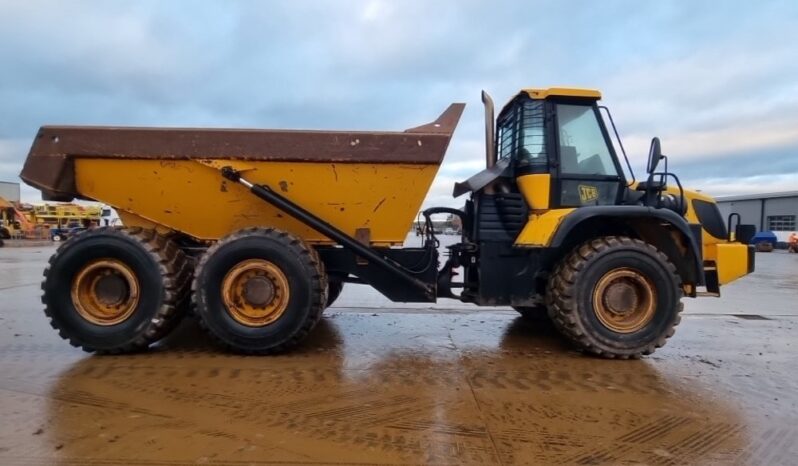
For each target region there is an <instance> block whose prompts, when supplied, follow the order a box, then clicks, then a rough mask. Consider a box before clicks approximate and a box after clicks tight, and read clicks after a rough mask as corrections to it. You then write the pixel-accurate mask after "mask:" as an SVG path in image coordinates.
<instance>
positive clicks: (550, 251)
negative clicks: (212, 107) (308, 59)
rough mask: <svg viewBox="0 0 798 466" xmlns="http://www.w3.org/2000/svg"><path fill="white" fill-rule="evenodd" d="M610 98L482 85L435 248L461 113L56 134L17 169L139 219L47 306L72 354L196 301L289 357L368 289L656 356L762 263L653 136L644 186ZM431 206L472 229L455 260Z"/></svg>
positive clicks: (99, 236)
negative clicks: (478, 145)
mask: <svg viewBox="0 0 798 466" xmlns="http://www.w3.org/2000/svg"><path fill="white" fill-rule="evenodd" d="M600 97H601V95H600V93H599V92H598V91H595V90H586V89H571V88H549V89H525V90H522V91H521V92H519V93H518V94H517V95H516V96H515V97H514V98H513V99H512V100H511V101H510V102H509V103H508V104H507V105H506V106H505V107H504V108H503V109H502V110H501V112H500V113H499V116H498V119H494V116H493V115H494V111H493V103H492V100H491V99H490V97H489V96H488V95H487V94H485V93H484V92H483V102H484V104H485V110H486V112H485V116H486V119H485V120H486V121H485V136H486V168H485V170H483V171H481V172H480V173H477V174H475V175H474V176H473V177H471V178H470V179H468V180H466V181H464V182H462V183H457V184H456V185H455V187H454V195H455V196H456V197H457V196H462V195H465V194H468V195H469V197H468V199H467V200H466V201H465V206H464V208H463V209H452V208H432V209H427V210H426V211H424V212H423V215H424V218H425V219H426V220H425V221H426V223H427V225H428V227H427V228H425V229H424V233H423V234H424V243H423V246H421V247H403V242H404V240H405V237H406V234H407V231H408V227H409V225H411V223H412V222H413V218H414V216H415V215H416V214H417V211H418V209H419V207H420V205H421V203H422V201H423V199H424V197H425V195H426V192H427V190H428V189H429V187H430V185H431V183H432V181H433V179H434V177H435V174H436V172H437V170H438V167H439V166H440V164H441V162H442V160H443V156H444V153H445V151H446V149H447V146H448V144H449V141H450V139H451V137H452V134H453V132H454V129H455V127H456V125H457V123H458V121H459V119H460V116H461V113H462V111H463V108H464V104H452V105H451V106H450V107H449V108H448V109H447V110H446V111H445V112H443V114H441V116H440V117H439V118H438V119H437V120H435V121H434V122H432V123H429V124H425V125H422V126H418V127H415V128H411V129H408V130H405V131H402V132H329V131H276V130H238V129H227V130H222V129H165V128H118V127H113V128H111V127H65V126H45V127H42V128H41V129H40V130H39V132H38V135H37V136H36V139H35V141H34V143H33V146H32V148H31V151H30V154H29V156H28V159H27V161H26V163H25V167H24V169H23V171H22V174H21V175H20V176H21V178H22V179H23V180H24V181H25V182H27V183H28V184H30V185H32V186H34V187H36V188H38V189H40V190H41V191H42V193H43V196H44V197H45V198H46V199H52V200H59V201H68V200H72V199H74V198H78V199H91V200H97V201H101V202H103V203H105V204H108V205H110V206H112V207H113V208H114V209H116V211H117V212H118V214H119V216H120V217H121V219H122V221H123V223H124V225H125V227H124V228H121V229H120V228H98V229H92V230H89V231H86V232H84V233H81V234H79V235H77V236H75V237H73V238H70V239H69V240H68V241H67V242H65V243H64V244H62V245H61V246H60V247H59V248H58V250H57V251H56V252H55V254H54V255H53V256H52V257H51V258H50V263H49V266H48V268H47V271H46V272H45V279H44V283H43V290H44V297H43V302H44V305H45V313H46V314H47V316H48V317H49V318H50V319H51V322H52V325H53V326H54V327H55V328H56V329H58V331H59V332H60V334H61V335H62V336H63V337H64V338H66V339H67V340H69V342H70V343H72V344H73V345H75V346H80V347H82V348H83V349H85V350H87V351H100V352H112V353H116V352H126V351H133V350H140V349H142V348H145V347H147V346H148V345H150V344H151V343H153V342H155V341H157V340H159V339H160V338H162V337H164V336H165V335H166V334H167V333H168V332H169V331H170V330H171V329H172V328H173V327H174V325H175V324H176V323H177V322H178V320H179V319H180V318H181V316H182V315H183V313H184V312H185V311H186V308H187V307H188V304H187V303H188V302H189V301H190V302H191V303H192V305H193V306H194V309H195V313H196V315H197V316H198V318H199V320H200V322H201V324H202V326H203V327H204V328H205V329H207V330H208V331H209V333H210V334H211V335H212V336H213V337H214V338H215V339H216V340H218V341H219V342H221V343H222V344H223V345H225V346H227V347H229V348H231V349H233V350H236V351H240V352H245V353H275V352H280V351H285V350H287V349H289V348H292V347H294V346H295V345H296V344H297V343H299V342H300V341H301V340H302V339H303V338H304V337H305V336H306V335H307V334H308V332H310V330H311V329H312V328H313V326H314V325H315V324H316V323H317V322H318V320H319V318H320V316H321V314H322V311H323V310H324V308H325V307H326V306H328V305H329V304H330V303H331V302H332V301H333V300H334V299H335V297H336V296H337V295H338V293H340V291H341V287H342V286H343V284H344V283H354V284H365V285H369V286H371V287H373V288H375V289H377V290H378V291H379V292H381V293H382V294H383V295H385V296H386V297H388V298H389V299H391V300H392V301H399V302H434V301H435V300H436V299H438V298H440V297H446V298H454V299H459V300H461V301H463V302H467V303H473V304H476V305H479V306H512V307H514V308H515V309H517V310H518V311H519V312H521V313H522V314H536V313H545V314H547V315H548V316H549V318H550V319H551V320H552V322H553V323H554V324H555V326H556V327H557V328H558V329H559V330H560V332H562V334H563V335H564V336H565V337H567V338H569V339H570V340H571V341H573V342H574V344H575V345H576V346H578V347H579V348H581V349H582V350H584V351H585V352H587V353H591V354H595V355H599V356H603V357H608V358H635V357H639V356H641V355H645V354H649V353H651V352H653V351H654V350H655V349H656V348H658V347H660V346H662V345H663V344H665V341H666V339H667V338H669V337H670V336H672V335H673V333H674V328H675V326H676V325H677V324H678V323H679V320H680V315H679V314H680V312H681V310H682V303H681V299H682V297H691V298H693V297H698V296H706V295H710V296H718V295H719V293H720V286H721V285H723V284H726V283H729V282H731V281H733V280H735V279H737V278H740V277H742V276H743V275H745V274H747V273H750V272H751V271H752V270H753V267H754V255H753V249H752V248H751V247H750V246H749V245H748V244H747V243H748V241H749V239H750V236H751V234H752V232H751V230H752V227H751V226H748V225H737V226H736V227H735V234H734V239H732V236H731V235H730V232H729V230H731V219H729V222H728V223H727V222H725V221H724V219H723V218H722V217H721V214H720V211H719V210H718V208H717V205H716V204H715V202H714V200H713V199H712V198H711V197H709V196H707V195H704V194H701V193H699V192H695V191H689V190H685V189H682V187H681V184H680V182H679V180H678V177H676V176H675V175H674V174H673V173H671V172H669V171H668V168H667V158H666V157H665V156H663V155H662V154H661V151H660V143H659V140H658V139H656V138H654V140H653V141H652V144H651V149H650V153H649V163H648V167H647V169H648V174H647V176H646V178H645V179H644V180H642V181H639V182H638V181H636V180H635V179H634V175H633V174H632V173H631V169H628V170H624V169H623V166H624V163H625V164H626V166H628V160H626V156H625V153H623V146H622V144H621V141H620V139H619V138H618V137H617V131H616V130H615V127H614V124H613V123H612V119H611V116H610V115H609V112H608V111H607V110H606V108H604V107H600V106H599V104H598V101H599V99H600ZM613 136H614V137H615V139H613ZM662 166H664V168H663V169H661V170H660V167H662ZM435 214H447V215H453V216H456V217H457V218H459V219H460V223H461V225H462V238H461V241H460V242H458V243H456V244H454V245H452V246H449V247H448V250H449V253H448V258H447V259H446V261H445V263H444V264H443V265H441V264H440V262H439V255H438V250H437V246H438V245H439V242H438V240H437V239H436V236H435V229H434V228H433V227H432V220H431V217H432V216H433V215H435ZM460 268H462V271H463V272H462V275H461V276H462V280H460V281H455V279H454V277H455V276H456V275H455V273H454V271H455V270H456V269H460Z"/></svg>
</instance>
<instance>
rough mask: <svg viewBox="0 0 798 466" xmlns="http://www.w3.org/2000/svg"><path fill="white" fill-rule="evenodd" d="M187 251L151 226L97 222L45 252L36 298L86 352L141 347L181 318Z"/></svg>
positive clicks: (54, 323)
mask: <svg viewBox="0 0 798 466" xmlns="http://www.w3.org/2000/svg"><path fill="white" fill-rule="evenodd" d="M185 263H186V258H185V255H184V254H183V251H181V250H180V249H179V248H177V247H176V246H175V245H174V244H173V243H172V242H170V241H169V240H167V239H166V238H164V237H163V236H160V235H158V234H157V233H155V232H154V231H153V230H142V229H140V228H133V229H117V228H112V227H103V228H97V229H94V230H89V231H86V232H84V233H81V234H79V235H76V236H74V237H73V238H71V239H70V240H69V241H66V242H64V243H63V244H62V245H61V246H60V247H59V248H58V250H57V251H56V252H55V254H53V256H52V257H51V258H50V263H49V266H48V267H47V268H46V269H45V271H44V277H45V278H44V281H43V282H42V290H43V291H44V294H43V296H42V302H43V303H44V305H45V307H44V312H45V314H46V315H47V316H48V317H49V318H50V324H51V325H52V326H53V328H55V329H56V330H58V332H59V334H60V335H61V337H62V338H64V339H66V340H68V341H69V343H70V344H72V345H73V346H77V347H80V348H82V349H83V350H85V351H88V352H101V353H124V352H131V351H139V350H142V349H144V348H146V347H147V346H149V344H150V343H153V342H154V341H156V340H158V339H159V338H161V337H163V336H164V335H165V334H166V332H167V331H168V330H169V329H171V328H172V327H173V326H174V325H175V324H176V320H177V319H179V314H178V312H177V308H178V305H179V303H180V299H181V297H185V295H186V288H187V286H186V285H187V281H186V280H183V275H184V274H185V273H186V272H185V270H186V265H185Z"/></svg>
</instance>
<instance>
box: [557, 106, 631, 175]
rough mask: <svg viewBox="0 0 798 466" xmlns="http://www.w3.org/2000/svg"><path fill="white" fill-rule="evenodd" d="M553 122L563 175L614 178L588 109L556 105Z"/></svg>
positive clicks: (601, 136) (601, 137)
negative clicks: (556, 126)
mask: <svg viewBox="0 0 798 466" xmlns="http://www.w3.org/2000/svg"><path fill="white" fill-rule="evenodd" d="M557 120H558V122H559V139H560V165H561V171H562V173H563V174H572V175H612V176H617V175H618V170H617V168H616V166H615V161H614V160H613V158H612V155H611V154H610V150H609V148H608V147H607V141H606V139H604V134H603V133H602V132H601V127H600V126H599V123H598V120H597V118H596V112H595V110H594V109H593V107H592V106H588V105H568V104H558V105H557Z"/></svg>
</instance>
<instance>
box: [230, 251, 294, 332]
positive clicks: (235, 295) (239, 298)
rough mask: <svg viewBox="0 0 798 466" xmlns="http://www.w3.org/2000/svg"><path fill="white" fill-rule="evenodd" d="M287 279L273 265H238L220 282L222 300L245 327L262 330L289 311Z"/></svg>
mask: <svg viewBox="0 0 798 466" xmlns="http://www.w3.org/2000/svg"><path fill="white" fill-rule="evenodd" d="M289 296H290V293H289V288H288V279H287V278H286V276H285V274H284V273H283V272H282V270H280V269H279V268H278V267H277V266H276V265H275V264H273V263H272V262H269V261H266V260H263V259H248V260H245V261H242V262H239V263H238V264H236V265H235V267H233V268H232V269H230V271H229V272H227V274H226V275H225V277H224V280H222V300H223V301H224V305H225V307H226V309H227V312H228V313H229V314H230V316H231V317H232V318H233V319H234V320H235V321H236V322H238V323H240V324H242V325H246V326H248V327H263V326H266V325H269V324H271V323H273V322H274V321H276V320H277V319H279V318H280V316H282V315H283V313H284V312H285V310H286V308H287V307H288V299H289Z"/></svg>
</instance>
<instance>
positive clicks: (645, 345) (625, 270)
mask: <svg viewBox="0 0 798 466" xmlns="http://www.w3.org/2000/svg"><path fill="white" fill-rule="evenodd" d="M681 295H682V293H681V288H680V278H679V276H678V274H677V271H676V267H675V266H674V265H673V264H672V263H671V262H670V261H669V260H668V258H667V256H665V255H664V254H663V253H662V252H660V251H659V250H657V249H656V248H655V247H654V246H652V245H650V244H648V243H645V242H643V241H640V240H637V239H632V238H628V237H624V236H607V237H603V238H598V239H594V240H592V241H589V242H587V243H585V244H583V245H582V246H580V247H578V248H576V249H575V250H574V251H573V252H571V253H570V254H569V255H568V256H567V257H566V258H565V259H564V260H563V261H562V262H560V264H559V265H558V266H557V267H556V269H555V270H554V273H553V274H552V275H551V277H550V279H549V284H548V290H547V296H546V299H547V305H548V310H549V317H550V318H551V320H552V321H553V322H554V325H555V327H557V329H558V330H559V331H560V332H561V333H562V334H563V335H565V336H566V337H567V338H569V339H570V340H571V341H573V342H574V343H575V344H576V345H577V346H578V347H580V348H581V349H582V350H583V351H585V352H588V353H592V354H595V355H598V356H603V357H606V358H621V359H627V358H637V357H640V356H641V355H645V354H651V353H653V352H654V350H656V349H657V348H659V347H661V346H663V345H664V344H665V341H666V340H667V339H668V338H670V337H671V336H672V335H673V334H674V331H675V327H676V325H678V323H679V321H680V319H681V318H680V315H679V313H680V312H681V310H682V303H681V302H680V299H681Z"/></svg>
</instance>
